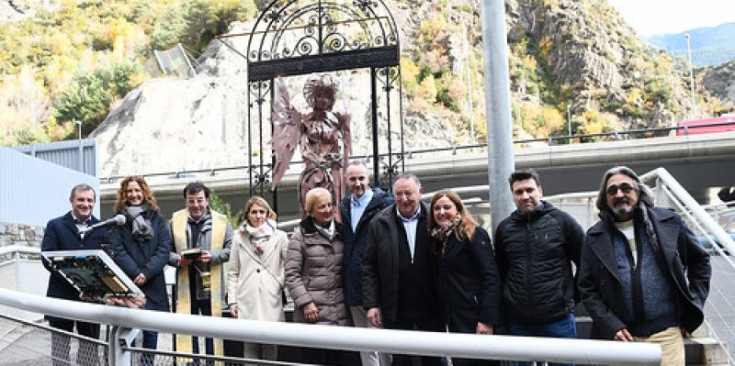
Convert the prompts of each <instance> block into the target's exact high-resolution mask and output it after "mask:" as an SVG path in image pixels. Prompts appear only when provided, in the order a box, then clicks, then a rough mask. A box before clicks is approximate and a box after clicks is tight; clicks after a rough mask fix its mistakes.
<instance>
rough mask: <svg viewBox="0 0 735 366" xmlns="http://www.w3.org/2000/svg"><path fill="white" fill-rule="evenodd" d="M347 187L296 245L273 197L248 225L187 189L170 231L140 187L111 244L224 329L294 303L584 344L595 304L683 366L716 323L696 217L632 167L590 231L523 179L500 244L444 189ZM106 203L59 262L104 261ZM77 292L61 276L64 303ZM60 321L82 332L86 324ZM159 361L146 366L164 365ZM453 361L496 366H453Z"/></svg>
mask: <svg viewBox="0 0 735 366" xmlns="http://www.w3.org/2000/svg"><path fill="white" fill-rule="evenodd" d="M344 176H345V177H344V184H345V186H346V187H347V192H346V194H345V196H344V198H343V199H342V200H341V201H340V202H334V195H333V194H332V193H331V192H330V191H329V190H327V189H324V188H318V187H317V188H312V189H310V190H309V191H308V192H307V193H306V194H305V197H304V199H303V201H304V213H305V217H304V218H303V219H302V220H301V222H300V223H299V225H298V226H297V227H296V228H295V230H294V232H293V233H292V235H290V237H289V236H288V235H286V233H284V232H283V231H281V230H279V229H278V228H277V226H276V222H275V219H276V214H275V212H274V211H273V210H272V209H271V207H270V205H269V204H268V202H267V201H266V200H264V199H263V198H261V197H252V198H251V199H250V200H248V202H247V203H246V204H245V216H246V218H245V220H244V222H243V223H242V224H241V225H240V226H239V227H238V228H237V229H236V230H233V229H232V228H231V227H230V224H229V223H228V222H227V219H226V217H224V216H223V215H221V214H219V213H217V212H215V211H213V210H212V209H211V208H210V207H209V203H210V192H209V189H208V188H207V187H206V186H205V185H203V184H201V183H199V182H196V183H191V184H189V185H187V186H186V187H185V188H184V190H183V195H184V199H185V203H186V209H183V210H181V211H178V212H176V213H174V214H173V215H172V217H171V219H170V221H169V222H168V224H167V223H166V221H165V219H164V218H163V216H162V215H161V213H160V212H159V210H158V207H157V205H156V200H155V198H153V195H152V193H151V190H150V188H149V187H148V185H147V184H146V182H145V180H143V178H141V177H128V178H125V179H124V180H123V181H122V183H121V186H120V188H119V190H118V195H117V201H116V203H115V212H116V213H119V214H123V215H125V217H126V224H125V225H121V226H117V227H114V228H112V229H111V230H110V232H109V234H108V236H107V237H108V238H107V240H109V241H110V247H111V253H112V255H113V258H114V260H115V261H116V262H117V263H118V265H119V266H120V267H121V268H122V269H123V271H124V272H125V273H126V274H127V275H128V276H129V277H130V278H131V279H132V280H133V282H134V283H135V284H136V285H138V286H139V287H140V289H141V290H142V291H143V292H144V293H145V295H146V303H145V308H146V309H150V310H159V311H168V310H169V302H168V298H167V295H166V288H165V283H164V278H163V267H164V265H166V264H169V265H171V266H174V267H176V268H177V281H176V285H177V286H176V288H177V290H176V301H175V304H176V309H175V311H176V312H180V313H187V314H188V313H191V314H201V315H211V316H219V315H221V311H222V309H223V308H226V307H229V311H230V313H231V314H232V315H233V316H235V317H237V318H241V319H254V320H266V321H283V320H284V312H283V303H284V290H287V291H288V294H289V295H290V297H291V298H292V299H293V303H294V313H293V320H294V321H295V322H302V323H311V324H328V325H335V326H347V325H354V326H358V327H376V328H385V329H400V330H416V331H434V332H456V333H472V334H478V335H491V334H498V333H502V334H510V335H517V336H540V337H562V338H576V337H577V330H576V329H577V328H576V324H575V319H574V310H575V307H576V304H577V302H579V301H581V302H582V304H583V305H584V306H585V308H586V309H587V312H588V313H589V315H590V316H591V318H592V320H593V327H592V336H593V337H594V338H599V339H608V340H617V341H624V342H628V341H643V342H656V343H659V344H661V347H662V351H663V352H662V354H663V360H662V365H684V345H683V334H684V336H686V333H691V332H692V331H694V329H696V328H697V327H698V326H699V325H700V324H701V323H702V321H703V312H702V309H703V307H704V302H705V300H706V298H707V294H708V291H709V279H710V276H711V269H710V264H709V256H708V255H707V253H706V252H705V251H704V250H703V249H702V248H701V247H700V245H699V243H698V241H697V240H696V238H695V237H694V235H693V234H692V232H691V231H690V230H689V229H688V228H687V226H686V225H685V224H684V222H683V221H682V219H681V217H680V216H679V215H677V214H676V213H674V212H673V211H672V210H669V209H665V208H659V207H654V204H653V199H652V198H653V197H652V195H651V193H650V191H649V189H648V188H647V187H646V186H645V185H644V184H643V183H642V182H641V180H640V178H639V177H638V176H637V175H636V173H635V172H634V171H633V170H631V169H629V168H627V167H615V168H612V169H610V170H609V171H607V172H606V173H605V175H604V177H603V179H602V183H601V185H600V191H599V195H598V198H597V202H596V205H597V208H598V209H599V212H600V214H599V215H600V219H601V220H600V221H599V222H598V223H596V224H595V225H593V226H592V227H591V228H590V229H589V230H588V231H587V233H585V232H584V230H583V229H582V227H581V226H580V225H579V224H578V223H577V221H576V220H574V219H573V218H572V217H571V216H570V215H569V214H568V213H566V212H564V211H562V210H560V209H559V208H556V207H554V206H553V205H551V204H550V203H549V202H546V201H544V200H543V190H542V186H541V181H540V178H539V176H538V174H537V173H536V172H535V171H533V170H521V171H516V172H513V173H512V174H511V176H510V177H509V185H510V188H511V192H512V196H513V201H514V203H515V205H516V208H517V209H516V210H515V211H514V212H513V213H512V214H511V215H510V216H509V217H508V218H506V219H505V220H503V221H502V222H500V223H499V224H498V226H497V229H496V232H495V235H494V243H493V242H491V238H490V235H489V234H488V232H487V231H486V230H485V229H483V228H482V227H481V226H480V225H479V224H478V222H477V221H476V220H475V219H474V218H473V217H472V215H471V214H470V212H469V210H468V208H467V207H466V206H465V204H464V203H463V202H462V200H461V198H460V197H459V195H457V193H455V192H454V191H452V190H449V189H444V190H440V191H438V192H436V193H435V194H434V195H433V196H432V198H431V200H430V202H429V203H428V204H427V203H425V202H422V201H421V195H422V193H423V187H422V185H421V182H420V180H419V178H418V177H417V176H416V175H413V174H410V173H403V174H401V175H399V176H398V177H397V178H396V179H395V181H394V183H393V187H392V193H389V192H385V191H383V190H381V189H380V188H371V187H370V175H369V172H368V169H367V167H366V166H365V165H364V164H362V163H359V162H355V163H350V164H349V165H348V166H347V167H346V169H345V174H344ZM95 199H96V197H95V192H94V190H93V189H92V188H91V187H89V186H87V185H78V186H76V187H74V189H72V193H71V196H70V202H71V205H72V210H71V212H69V213H68V214H66V215H65V216H62V217H60V218H57V219H54V220H51V221H50V222H49V224H48V226H47V228H46V234H45V236H44V239H43V248H42V250H45V251H46V250H60V249H80V248H83V249H97V248H99V247H100V245H101V243H102V242H103V241H104V240H105V235H104V233H98V232H95V231H92V232H91V233H90V235H86V236H85V237H84V238H83V239H80V238H79V237H78V236H77V232H78V231H80V230H83V229H84V228H85V227H88V226H89V225H93V224H95V223H96V222H98V220H97V219H96V218H94V216H92V210H93V207H94V202H95ZM67 246H68V247H67ZM224 263H228V264H227V266H224V265H223V264H224ZM225 268H226V269H225ZM75 295H76V292H75V291H74V289H73V288H72V287H70V286H69V285H68V284H67V283H66V282H65V281H63V279H61V278H59V277H57V276H56V274H52V275H51V277H50V280H49V290H48V296H52V297H60V298H65V299H75V298H76V296H75ZM49 322H50V325H51V326H53V327H57V328H61V329H65V330H69V331H71V330H72V329H73V327H74V325H75V324H74V323H75V322H74V321H71V320H64V319H56V318H50V319H49ZM76 323H77V324H76V327H77V330H78V332H79V333H80V334H84V335H86V336H90V337H97V336H98V335H99V326H98V325H94V324H87V323H82V322H76ZM57 338H58V339H57ZM53 340H54V342H57V343H58V345H59V347H57V346H54V350H55V352H57V353H58V354H56V355H55V357H58V359H60V360H64V359H67V360H68V347H69V346H68V340H66V343H64V339H63V338H62V337H55V338H54V339H53ZM198 344H199V342H198V340H196V339H192V338H191V337H183V336H181V337H177V340H176V347H177V350H179V351H184V352H194V353H197V352H198V351H199V350H198ZM205 345H206V352H207V353H208V354H222V343H221V340H212V339H207V340H206V341H205ZM143 347H146V348H155V347H156V334H155V332H151V331H144V337H143ZM89 351H90V350H81V349H80V353H81V352H89ZM244 356H245V357H246V358H253V359H265V360H275V359H277V350H276V347H275V346H274V345H269V344H257V343H248V344H245V348H244ZM148 357H149V358H147V359H143V360H142V361H143V363H144V364H145V363H148V364H150V363H151V362H152V357H151V356H148ZM302 358H303V359H302V362H307V363H312V364H325V365H330V364H331V365H352V364H358V363H361V364H362V365H397V366H403V365H414V364H421V365H441V364H443V363H444V362H445V361H444V360H442V359H441V358H438V357H420V356H417V357H413V356H408V355H401V354H393V355H389V354H380V353H377V352H361V353H360V354H359V360H358V358H357V355H355V354H352V353H350V352H342V351H335V350H326V349H305V350H304V352H303V355H302ZM452 364H453V365H486V364H493V362H491V361H483V360H475V359H459V358H454V359H452ZM518 364H519V365H526V364H530V363H524V362H519V363H518Z"/></svg>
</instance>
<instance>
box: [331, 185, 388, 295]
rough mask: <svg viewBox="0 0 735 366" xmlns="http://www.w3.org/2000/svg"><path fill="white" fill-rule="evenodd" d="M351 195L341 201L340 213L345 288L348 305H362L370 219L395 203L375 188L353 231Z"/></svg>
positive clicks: (385, 193)
mask: <svg viewBox="0 0 735 366" xmlns="http://www.w3.org/2000/svg"><path fill="white" fill-rule="evenodd" d="M350 197H351V195H348V196H347V197H345V198H344V199H343V200H342V202H340V203H339V213H340V215H341V216H342V238H343V240H344V243H345V253H344V265H343V268H344V282H345V285H344V289H345V303H346V304H347V306H357V305H362V258H363V256H364V255H365V247H366V246H367V237H368V230H369V229H370V220H372V218H373V216H375V215H376V214H377V213H378V212H380V210H382V209H384V208H386V207H388V206H390V205H392V204H393V202H394V201H393V197H391V196H390V195H389V194H388V193H387V192H384V191H383V190H382V189H380V188H373V198H372V199H371V200H370V202H369V203H368V205H367V207H365V211H364V212H363V213H362V216H361V217H360V221H359V222H358V223H357V226H356V228H355V231H352V204H351V202H350Z"/></svg>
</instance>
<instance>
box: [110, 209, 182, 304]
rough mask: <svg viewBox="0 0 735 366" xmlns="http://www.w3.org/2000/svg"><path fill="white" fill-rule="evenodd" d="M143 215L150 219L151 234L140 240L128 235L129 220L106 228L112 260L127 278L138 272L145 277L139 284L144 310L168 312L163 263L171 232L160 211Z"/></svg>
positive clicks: (131, 228) (130, 229)
mask: <svg viewBox="0 0 735 366" xmlns="http://www.w3.org/2000/svg"><path fill="white" fill-rule="evenodd" d="M143 215H146V217H147V218H148V219H149V220H150V221H151V227H152V228H153V237H152V238H151V239H150V240H148V241H145V242H142V243H140V242H138V241H136V240H135V239H134V238H133V235H132V231H133V226H132V222H130V219H128V222H127V223H126V224H125V225H123V226H116V227H114V228H112V230H111V231H110V244H111V249H112V253H113V257H114V258H113V259H114V260H115V262H116V263H117V265H118V266H120V268H121V269H122V270H123V271H124V272H125V274H127V275H128V277H130V278H131V279H134V278H135V277H137V276H138V275H139V274H141V273H142V274H143V275H144V276H145V278H146V279H147V281H146V284H145V285H143V286H139V287H140V289H141V290H142V291H143V293H145V296H146V304H145V307H146V309H148V310H161V311H168V310H169V305H168V294H167V292H166V281H165V279H164V276H163V266H165V265H166V262H167V261H168V254H169V251H170V250H171V233H170V232H169V230H168V225H166V220H164V218H163V216H161V213H160V212H158V211H146V212H145V213H143Z"/></svg>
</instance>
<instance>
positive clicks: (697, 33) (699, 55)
mask: <svg viewBox="0 0 735 366" xmlns="http://www.w3.org/2000/svg"><path fill="white" fill-rule="evenodd" d="M686 34H689V35H690V36H691V39H690V40H691V49H692V63H693V64H694V65H695V66H717V65H720V64H723V63H725V62H727V61H730V60H735V36H733V35H735V23H726V24H722V25H719V26H716V27H709V28H696V29H692V30H689V31H686V32H681V33H675V34H667V35H655V36H651V37H649V38H648V39H647V40H648V42H650V43H651V44H652V45H654V46H656V47H658V48H661V49H663V50H666V52H669V53H671V54H673V55H676V56H681V57H684V58H687V57H688V55H687V40H686Z"/></svg>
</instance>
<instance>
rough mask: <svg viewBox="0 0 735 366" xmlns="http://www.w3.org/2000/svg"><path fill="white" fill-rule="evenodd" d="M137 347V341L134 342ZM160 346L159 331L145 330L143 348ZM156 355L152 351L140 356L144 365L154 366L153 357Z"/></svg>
mask: <svg viewBox="0 0 735 366" xmlns="http://www.w3.org/2000/svg"><path fill="white" fill-rule="evenodd" d="M132 346H133V347H135V341H133V344H132ZM157 347H158V332H154V331H152V330H143V348H146V349H153V350H154V349H156V348H157ZM154 357H155V355H154V354H152V353H144V354H142V355H141V356H140V364H141V365H143V366H152V365H153V358H154Z"/></svg>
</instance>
